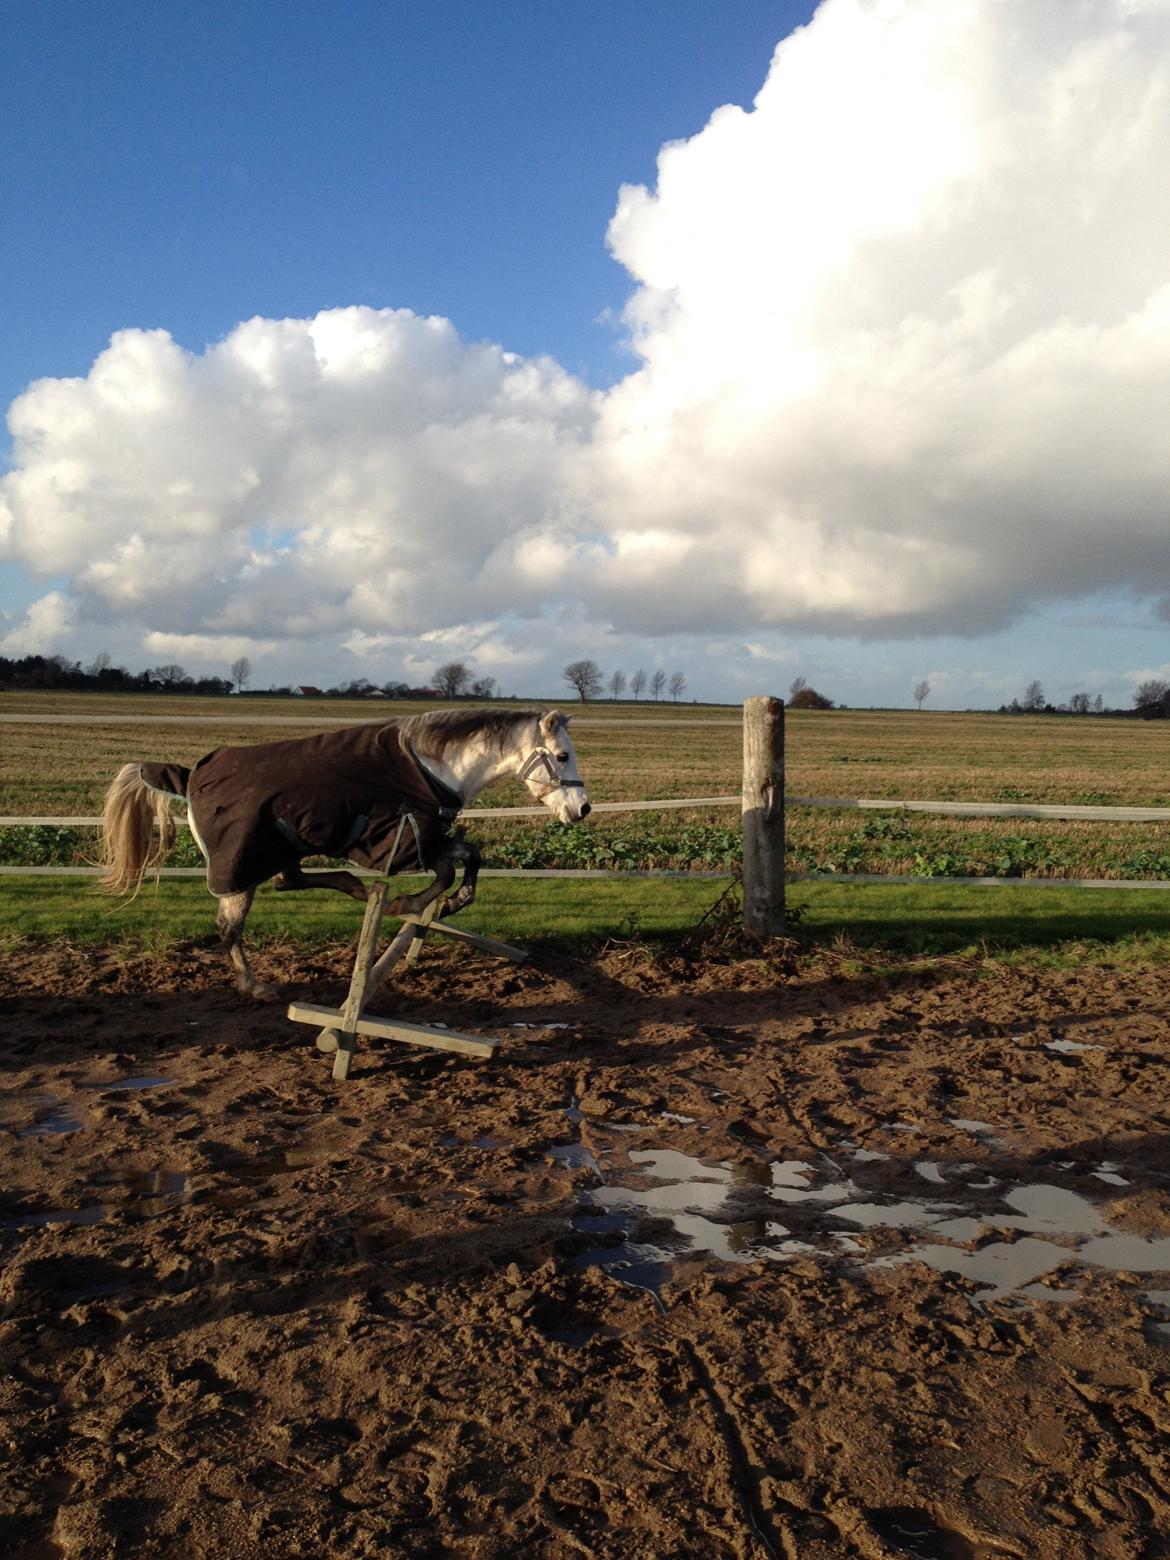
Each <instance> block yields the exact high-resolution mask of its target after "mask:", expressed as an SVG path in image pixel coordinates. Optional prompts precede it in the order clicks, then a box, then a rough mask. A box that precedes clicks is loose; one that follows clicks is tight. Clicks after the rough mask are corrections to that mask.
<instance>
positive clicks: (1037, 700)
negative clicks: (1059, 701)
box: [1024, 679, 1048, 713]
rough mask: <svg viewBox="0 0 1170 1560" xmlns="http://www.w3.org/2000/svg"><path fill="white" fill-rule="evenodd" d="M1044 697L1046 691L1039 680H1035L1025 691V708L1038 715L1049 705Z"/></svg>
mask: <svg viewBox="0 0 1170 1560" xmlns="http://www.w3.org/2000/svg"><path fill="white" fill-rule="evenodd" d="M1047 702H1048V701H1047V699H1045V697H1044V689H1043V687H1042V686H1041V684H1040V683H1039V681H1038V680H1036V679H1033V680H1032V681H1031V682H1030V683H1029V684H1028V686H1027V687H1026V688H1025V689H1024V708H1025V709H1026V710H1031V711H1032V712H1033V713H1036V712H1038V711H1040V710H1042V709H1043V708H1044V706H1045V705H1046V704H1047Z"/></svg>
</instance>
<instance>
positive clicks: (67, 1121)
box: [18, 1094, 82, 1138]
mask: <svg viewBox="0 0 1170 1560" xmlns="http://www.w3.org/2000/svg"><path fill="white" fill-rule="evenodd" d="M36 1108H37V1116H36V1120H35V1121H34V1122H33V1124H32V1126H30V1127H25V1128H24V1129H23V1130H22V1131H21V1132H20V1133H19V1134H18V1136H20V1137H22V1138H27V1137H52V1136H56V1135H57V1134H58V1133H64V1132H80V1131H81V1130H82V1124H81V1122H80V1121H78V1119H77V1117H76V1116H74V1115H73V1113H72V1111H71V1110H70V1108H69V1106H68V1105H66V1104H65V1102H64V1101H63V1100H60V1099H58V1098H57V1096H56V1095H55V1094H45V1095H42V1096H41V1098H40V1100H39V1102H38V1104H37V1107H36Z"/></svg>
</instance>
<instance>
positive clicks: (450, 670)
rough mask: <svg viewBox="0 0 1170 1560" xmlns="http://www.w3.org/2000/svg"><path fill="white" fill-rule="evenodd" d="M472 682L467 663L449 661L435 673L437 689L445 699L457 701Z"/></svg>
mask: <svg viewBox="0 0 1170 1560" xmlns="http://www.w3.org/2000/svg"><path fill="white" fill-rule="evenodd" d="M470 681H471V668H470V667H469V666H468V665H467V662H466V661H447V662H445V663H444V664H443V665H442V666H440V667H439V669H438V670H437V671H436V673H435V687H436V688H437V689H438V690H439V692H440V693H441V694H442V695H443V697H444V698H445V699H457V698H459V696H460V695H461V694H462V692H463V690H464V688H466V687H467V684H468V683H469V682H470Z"/></svg>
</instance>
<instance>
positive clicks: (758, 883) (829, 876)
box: [0, 697, 1170, 936]
mask: <svg viewBox="0 0 1170 1560" xmlns="http://www.w3.org/2000/svg"><path fill="white" fill-rule="evenodd" d="M0 723H3V724H12V725H16V724H32V725H47V724H62V725H91V726H101V725H150V724H165V725H175V724H189V725H225V724H234V725H248V726H252V727H255V726H305V725H307V724H311V725H352V724H354V721H353V718H352V716H345V717H342V716H317V715H313V716H312V717H308V718H306V717H305V716H300V717H297V716H271V715H269V716H254V717H253V716H246V715H142V714H138V715H121V714H109V713H102V714H96V715H87V714H77V715H74V714H66V715H46V714H40V713H36V714H34V713H30V714H27V715H24V714H13V713H10V712H3V713H0ZM574 724H575V725H576V726H578V727H583V726H593V727H602V726H604V727H609V728H611V729H612V728H625V727H630V726H635V725H636V726H641V727H647V726H664V727H671V726H687V727H694V726H723V727H728V728H736V727H739V728H741V729H742V730H743V733H744V785H743V790H742V792H741V793H739V794H736V795H726V796H690V797H660V798H657V799H651V800H644V799H643V800H637V801H618V802H594V803H593V808H592V810H593V812H594V813H598V814H601V813H638V812H665V811H672V810H682V809H695V808H709V807H739V808H740V809H741V812H742V817H743V829H744V861H743V877H744V896H745V924H746V925H747V926H748V929H749V930H753V931H755V932H756V933H757V934H758V935H761V936H767V935H772V934H773V933H775V932H778V931H780V930H782V929H783V924H784V888H785V885H786V884H791V883H811V882H837V883H872V884H882V883H886V884H903V885H922V886H927V885H933V886H939V885H954V886H957V887H958V886H961V887H969V888H996V887H1010V888H1086V889H1122V890H1132V889H1153V890H1160V889H1170V879H1160V878H1054V877H1023V876H1019V877H994V876H982V877H958V876H955V877H951V876H946V875H933V876H913V875H905V874H895V873H866V872H789V871H787V870H786V869H785V867H784V817H785V813H786V812H787V810H788V809H789V808H791V807H815V808H827V809H833V810H838V811H841V810H850V809H851V810H855V811H862V812H890V813H897V812H903V813H918V814H926V815H933V816H936V817H950V818H1018V819H1041V820H1043V819H1047V820H1053V821H1056V820H1067V821H1077V822H1102V823H1167V824H1170V807H1105V806H1082V805H1079V804H1074V803H1068V804H1065V803H1029V802H957V801H933V800H918V799H907V798H892V797H845V796H795V795H792V794H790V793H786V792H785V791H784V705H783V702H782V701H781V700H779V699H774V698H770V697H759V698H752V699H748V700H745V703H744V713H743V717H742V719H734V718H723V717H711V718H701V717H685V716H680V717H676V716H661V717H646V718H639V717H630V718H626V719H621V720H607V719H604V718H589V717H585V718H580V717H577V718H576V719H575V722H574ZM547 816H548V814H547V810H546V809H545V808H544V807H539V806H536V807H473V808H469V809H468V811H467V813H466V814H465V815H464V817H465V821H466V822H469V823H471V824H474V822H475V820H476V819H477V818H484V819H486V818H516V819H520V818H547ZM175 821H176V823H177V824H179V826H180V827H185V826H186V820H185V819H184V818H183V817H181V816H180V815H176V819H175ZM100 824H101V819H100V818H99V817H96V816H93V815H74V814H69V815H49V814H46V815H40V814H37V815H32V814H14V815H9V816H0V829H21V828H41V827H61V828H98V827H100ZM99 870H100V869H99V868H97V867H91V866H81V865H78V866H72V865H70V866H26V865H11V866H10V865H0V877H57V878H64V877H89V876H95V875H96V874H97V872H98V871H99ZM354 870H357V871H358V872H359V873H361V870H362V869H354ZM159 875H160V876H161V877H164V878H201V877H203V875H204V871H203V868H202V867H164V868H162V869H161V872H160V874H159ZM363 875H369V876H375V875H376V874H372V873H371V874H363ZM733 875H734V873H733V872H731V871H729V870H726V869H724V870H713V871H708V870H688V869H667V868H653V869H644V870H639V869H634V868H605V867H490V868H485V869H484V871H483V872H482V873H481V876H483V877H498V878H523V877H529V878H566V879H572V878H582V879H593V880H604V879H612V878H696V879H703V878H708V879H712V880H716V879H722V880H724V881H726V880H727V879H728V878H730V877H732V876H733Z"/></svg>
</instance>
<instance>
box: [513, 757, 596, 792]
mask: <svg viewBox="0 0 1170 1560" xmlns="http://www.w3.org/2000/svg"><path fill="white" fill-rule="evenodd" d="M538 769H543V770H544V772H545V774H546V775H547V776H548V779H549V782H550V783H549V784H548V785H546V786H544V788H543V789H542V790H540V791H538V792H537V793H536V799H537V801H543V800H544V798H545V797H546V796H548V795H549V794H550V793H551V792H552V791H559V790H560V789H561V787H562V786H564V787H565V788H566V789H571V788H573V787H576V788H577V789H579V790H582V791H583V790H584V789H585V782H584V780H564V779H562V778H561V772H560V770H559V769H558V768H557V761H556V759H555V758H554V757H553V755H552V753H551V752H550V751H549V749H548V748H546V747H539V748H533V750H532V752H531V753H529V755H528V757H527V758H526V759H525V760H524V762H523V763H522V764H521V766H520V769H519V771H518V773H517V775H516V778H517V780H523V782H524V784H525V785H529V783H530V782H531V781H533V779H534V778H535V783H536V784H537V785H540V783H541V782H540V778H539V776H536V775H535V771H536V770H538Z"/></svg>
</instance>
